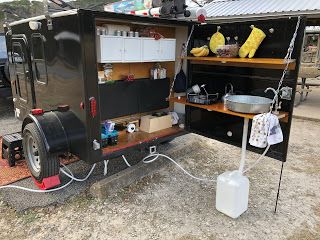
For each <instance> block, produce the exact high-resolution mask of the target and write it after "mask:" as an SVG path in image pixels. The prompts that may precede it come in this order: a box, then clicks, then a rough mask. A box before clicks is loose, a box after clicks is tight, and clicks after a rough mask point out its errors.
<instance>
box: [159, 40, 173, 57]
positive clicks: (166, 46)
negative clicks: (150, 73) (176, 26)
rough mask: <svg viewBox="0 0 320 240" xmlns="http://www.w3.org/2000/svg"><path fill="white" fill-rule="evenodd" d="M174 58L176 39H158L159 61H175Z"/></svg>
mask: <svg viewBox="0 0 320 240" xmlns="http://www.w3.org/2000/svg"><path fill="white" fill-rule="evenodd" d="M175 59H176V40H175V39H161V40H160V61H175Z"/></svg>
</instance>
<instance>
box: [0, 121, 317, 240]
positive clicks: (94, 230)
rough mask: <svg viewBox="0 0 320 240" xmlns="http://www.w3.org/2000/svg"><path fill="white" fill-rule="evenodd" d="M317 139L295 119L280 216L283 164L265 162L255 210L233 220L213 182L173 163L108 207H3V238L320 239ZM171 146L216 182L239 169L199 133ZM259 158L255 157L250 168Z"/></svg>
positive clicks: (252, 201)
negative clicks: (219, 205)
mask: <svg viewBox="0 0 320 240" xmlns="http://www.w3.org/2000/svg"><path fill="white" fill-rule="evenodd" d="M319 136H320V123H317V122H311V121H306V120H294V121H293V127H292V135H291V138H290V148H289V154H288V161H287V163H286V164H285V168H284V175H283V182H282V190H281V194H280V202H279V206H278V213H277V214H274V212H273V209H274V203H275V199H276V190H277V184H278V178H279V172H280V167H281V163H280V162H278V161H275V160H271V159H268V158H267V159H265V160H263V161H262V163H261V164H260V165H259V166H258V167H257V168H255V169H253V170H252V171H250V172H248V177H249V179H250V184H251V185H250V198H249V209H248V211H247V212H245V213H244V214H243V215H242V216H241V217H240V218H238V219H235V220H233V219H231V218H229V217H227V216H225V215H223V214H221V213H219V212H218V211H217V210H216V209H215V189H216V187H215V183H210V182H198V181H195V180H193V179H191V178H189V177H188V176H186V175H185V174H183V173H182V172H181V171H180V170H178V169H177V168H176V167H174V166H173V165H170V166H169V167H166V168H163V169H161V170H160V171H159V172H158V173H156V174H155V175H153V176H152V177H146V178H144V179H143V180H141V181H139V182H137V183H135V184H133V185H131V186H130V187H127V188H125V189H122V190H119V192H118V193H117V194H115V195H113V196H111V197H109V198H107V199H106V200H104V201H98V200H96V199H92V198H90V196H88V194H87V193H86V192H84V193H83V194H81V195H80V196H76V197H74V198H72V199H70V200H68V201H67V202H66V203H64V204H60V205H56V206H49V207H46V208H41V209H31V210H27V211H24V212H15V210H14V209H11V208H10V207H8V206H7V205H6V204H5V203H4V202H1V203H0V239H6V240H10V239H70V240H71V239H179V240H191V239H260V240H262V239H292V240H300V239H320V191H319V189H320V159H319V158H320V157H319V156H320V141H319ZM171 145H172V148H174V150H175V151H174V154H172V156H173V157H174V158H175V159H177V160H179V162H180V163H181V164H182V165H183V166H184V167H185V168H186V169H188V170H189V171H190V172H192V173H193V174H194V175H197V176H207V177H212V178H216V176H217V175H218V174H220V173H222V172H224V171H226V170H234V169H236V168H237V167H238V163H239V154H240V149H239V148H237V147H232V146H229V145H226V144H223V143H220V142H217V141H214V140H209V139H207V138H204V137H200V136H197V135H193V134H189V135H186V136H183V137H180V138H177V139H176V140H175V141H174V142H172V143H171ZM257 156H258V155H256V154H253V153H250V154H249V156H248V157H249V160H248V161H249V163H252V162H253V161H254V160H255V159H256V158H257ZM0 193H1V192H0ZM17 197H19V195H17ZM48 197H50V195H48Z"/></svg>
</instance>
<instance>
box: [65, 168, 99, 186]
mask: <svg viewBox="0 0 320 240" xmlns="http://www.w3.org/2000/svg"><path fill="white" fill-rule="evenodd" d="M61 165H62V166H63V167H64V168H66V169H67V171H68V172H71V170H70V169H69V168H68V167H67V166H66V165H64V164H61ZM95 167H96V164H93V165H92V167H91V169H90V171H89V173H88V175H87V176H86V177H85V178H82V179H80V178H76V177H75V176H74V175H73V174H69V173H67V172H66V171H65V170H63V168H60V171H61V172H62V173H63V174H64V175H66V176H67V177H69V178H71V179H72V180H74V181H76V182H84V181H86V180H88V178H89V177H90V176H91V174H92V172H93V170H94V169H95Z"/></svg>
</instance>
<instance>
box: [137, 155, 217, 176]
mask: <svg viewBox="0 0 320 240" xmlns="http://www.w3.org/2000/svg"><path fill="white" fill-rule="evenodd" d="M151 157H154V158H153V159H151V160H147V159H149V158H151ZM159 157H164V158H166V159H168V160H170V161H171V162H173V163H174V164H175V165H177V167H179V168H180V169H181V170H182V171H183V172H184V173H185V174H187V175H188V176H189V177H191V178H194V179H196V180H198V181H205V182H215V181H216V180H215V179H208V178H200V177H196V176H194V175H192V174H191V173H189V172H187V171H186V170H185V169H184V168H183V167H182V166H181V165H180V164H179V163H177V162H176V161H175V160H173V159H172V158H171V157H169V156H167V155H164V154H161V153H153V154H149V155H148V156H146V157H145V158H143V159H142V161H143V162H144V163H152V162H154V161H156V160H157V159H158V158H159Z"/></svg>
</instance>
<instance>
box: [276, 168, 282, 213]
mask: <svg viewBox="0 0 320 240" xmlns="http://www.w3.org/2000/svg"><path fill="white" fill-rule="evenodd" d="M283 165H284V162H282V165H281V171H280V178H279V185H278V192H277V199H276V206H275V207H274V213H277V207H278V201H279V194H280V187H281V180H282V172H283Z"/></svg>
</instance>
